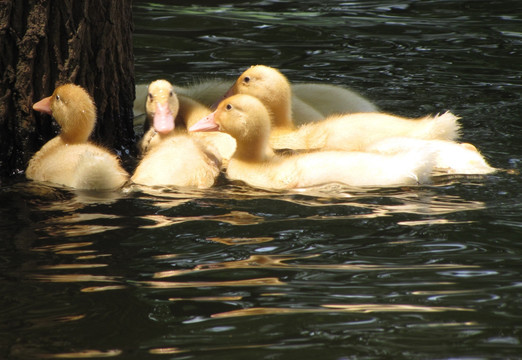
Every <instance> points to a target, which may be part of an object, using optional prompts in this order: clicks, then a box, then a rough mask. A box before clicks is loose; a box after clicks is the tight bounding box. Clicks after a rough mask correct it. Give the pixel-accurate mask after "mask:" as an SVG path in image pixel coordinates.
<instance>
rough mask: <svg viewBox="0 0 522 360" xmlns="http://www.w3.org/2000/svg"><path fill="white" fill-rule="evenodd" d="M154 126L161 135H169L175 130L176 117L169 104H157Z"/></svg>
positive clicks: (153, 120)
mask: <svg viewBox="0 0 522 360" xmlns="http://www.w3.org/2000/svg"><path fill="white" fill-rule="evenodd" d="M152 126H153V127H154V130H156V132H157V133H160V134H168V133H169V132H171V131H172V130H174V116H172V112H171V111H170V109H169V105H168V104H167V103H165V104H159V103H157V104H156V111H155V112H154V118H153V119H152Z"/></svg>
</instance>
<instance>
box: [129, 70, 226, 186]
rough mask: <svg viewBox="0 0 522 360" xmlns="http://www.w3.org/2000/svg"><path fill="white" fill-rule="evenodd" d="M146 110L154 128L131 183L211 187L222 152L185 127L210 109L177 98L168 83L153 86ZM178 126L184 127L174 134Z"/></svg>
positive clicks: (145, 141) (145, 144) (145, 143)
mask: <svg viewBox="0 0 522 360" xmlns="http://www.w3.org/2000/svg"><path fill="white" fill-rule="evenodd" d="M146 108H147V116H148V119H149V121H150V123H151V124H150V125H151V127H150V129H149V130H148V131H147V132H146V133H145V135H144V137H143V139H142V141H141V143H140V148H141V151H142V153H143V155H144V157H143V159H142V160H141V161H140V163H139V164H138V167H137V168H136V170H135V172H134V174H133V176H132V178H131V180H132V181H133V182H134V183H136V184H140V185H148V186H179V187H192V188H208V187H211V186H212V185H213V184H214V182H215V180H216V178H217V176H218V175H219V171H220V167H221V156H220V153H219V151H218V150H217V149H216V148H215V147H213V144H210V143H209V142H205V140H206V138H203V137H200V138H198V137H194V136H189V135H188V134H187V132H186V128H185V123H189V124H190V123H191V122H194V121H196V119H199V118H201V117H203V116H205V115H207V114H209V113H210V110H209V109H208V108H207V107H205V106H203V105H201V104H199V103H197V102H195V101H193V100H191V99H185V98H179V99H178V96H177V95H176V93H175V92H174V89H173V87H172V85H171V84H170V83H169V82H168V81H166V80H156V81H154V82H152V83H151V84H150V86H149V91H148V95H147V103H146ZM176 127H181V128H180V129H178V130H177V131H175V128H176ZM231 141H234V140H233V139H231ZM234 147H235V142H234ZM230 152H231V153H232V152H233V150H232V151H230Z"/></svg>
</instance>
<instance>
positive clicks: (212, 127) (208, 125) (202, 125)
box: [189, 111, 219, 132]
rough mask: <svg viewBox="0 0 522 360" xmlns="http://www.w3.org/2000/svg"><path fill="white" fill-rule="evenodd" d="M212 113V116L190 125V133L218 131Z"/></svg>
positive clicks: (209, 115)
mask: <svg viewBox="0 0 522 360" xmlns="http://www.w3.org/2000/svg"><path fill="white" fill-rule="evenodd" d="M215 114H216V112H215V111H214V112H213V113H212V114H208V115H207V116H205V117H204V118H202V119H201V120H199V121H198V122H197V123H195V124H194V125H192V126H191V127H190V128H189V131H190V132H198V131H219V125H218V124H217V123H216V120H215Z"/></svg>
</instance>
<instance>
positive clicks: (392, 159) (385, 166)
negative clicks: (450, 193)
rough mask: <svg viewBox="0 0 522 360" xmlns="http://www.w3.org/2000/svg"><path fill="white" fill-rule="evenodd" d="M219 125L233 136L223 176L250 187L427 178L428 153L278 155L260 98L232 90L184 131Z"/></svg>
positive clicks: (399, 181)
mask: <svg viewBox="0 0 522 360" xmlns="http://www.w3.org/2000/svg"><path fill="white" fill-rule="evenodd" d="M216 130H220V131H223V132H226V133H228V134H230V135H232V136H233V137H234V138H235V139H236V143H237V148H236V152H235V153H234V155H233V157H232V159H231V160H230V163H229V166H228V168H227V176H228V177H229V178H230V179H232V180H241V181H244V182H246V183H247V184H249V185H251V186H255V187H261V188H269V189H292V188H300V187H310V186H316V185H322V184H326V183H332V182H338V183H343V184H346V185H350V186H397V185H410V184H418V183H425V182H428V181H429V177H430V172H431V170H432V166H431V162H432V161H431V153H429V152H427V151H421V152H415V153H413V152H404V153H400V154H397V155H382V154H375V153H373V154H372V153H362V152H346V151H319V152H311V153H302V154H297V155H291V156H278V155H275V154H274V153H273V151H272V150H271V149H270V147H269V143H268V142H269V134H270V117H269V112H268V111H267V110H266V108H265V107H264V105H263V104H262V102H260V100H258V99H257V98H255V97H253V96H249V95H234V96H232V97H230V98H228V99H226V100H224V101H222V102H221V103H220V105H219V106H218V109H217V110H216V111H215V112H214V113H212V114H211V115H209V116H207V117H206V118H204V119H202V120H200V122H198V123H197V124H195V125H194V126H192V127H191V128H190V131H216Z"/></svg>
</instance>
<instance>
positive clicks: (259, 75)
mask: <svg viewBox="0 0 522 360" xmlns="http://www.w3.org/2000/svg"><path fill="white" fill-rule="evenodd" d="M233 94H248V95H252V96H255V97H257V98H258V99H259V100H261V102H262V103H263V104H264V105H265V106H266V108H267V109H268V110H269V112H270V114H271V121H272V133H271V135H270V145H271V146H272V147H273V148H274V149H284V148H288V149H335V150H349V151H353V150H356V151H364V150H365V149H366V147H367V146H369V145H371V144H373V143H374V142H376V141H379V140H382V139H385V138H389V137H398V136H403V137H414V138H419V139H442V140H454V139H456V138H457V137H458V133H459V127H460V126H459V123H458V117H456V116H455V115H453V114H451V113H450V112H446V113H445V114H443V115H440V116H435V117H431V116H427V117H424V118H421V119H408V118H402V117H399V116H394V115H390V114H384V113H357V114H343V115H332V116H330V117H328V118H326V119H324V120H322V121H319V122H313V123H308V124H305V125H303V126H300V127H299V128H296V126H295V122H294V119H293V117H292V107H291V99H292V94H291V87H290V84H289V82H288V80H287V79H286V77H285V76H284V75H283V74H281V73H280V72H279V71H278V70H276V69H274V68H271V67H268V66H264V65H256V66H252V67H250V68H249V69H247V70H246V71H245V72H244V73H243V74H241V76H240V77H239V78H238V79H237V81H236V82H235V84H234V85H233V86H232V88H231V89H230V90H229V92H228V93H227V94H226V95H225V96H230V95H233Z"/></svg>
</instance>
